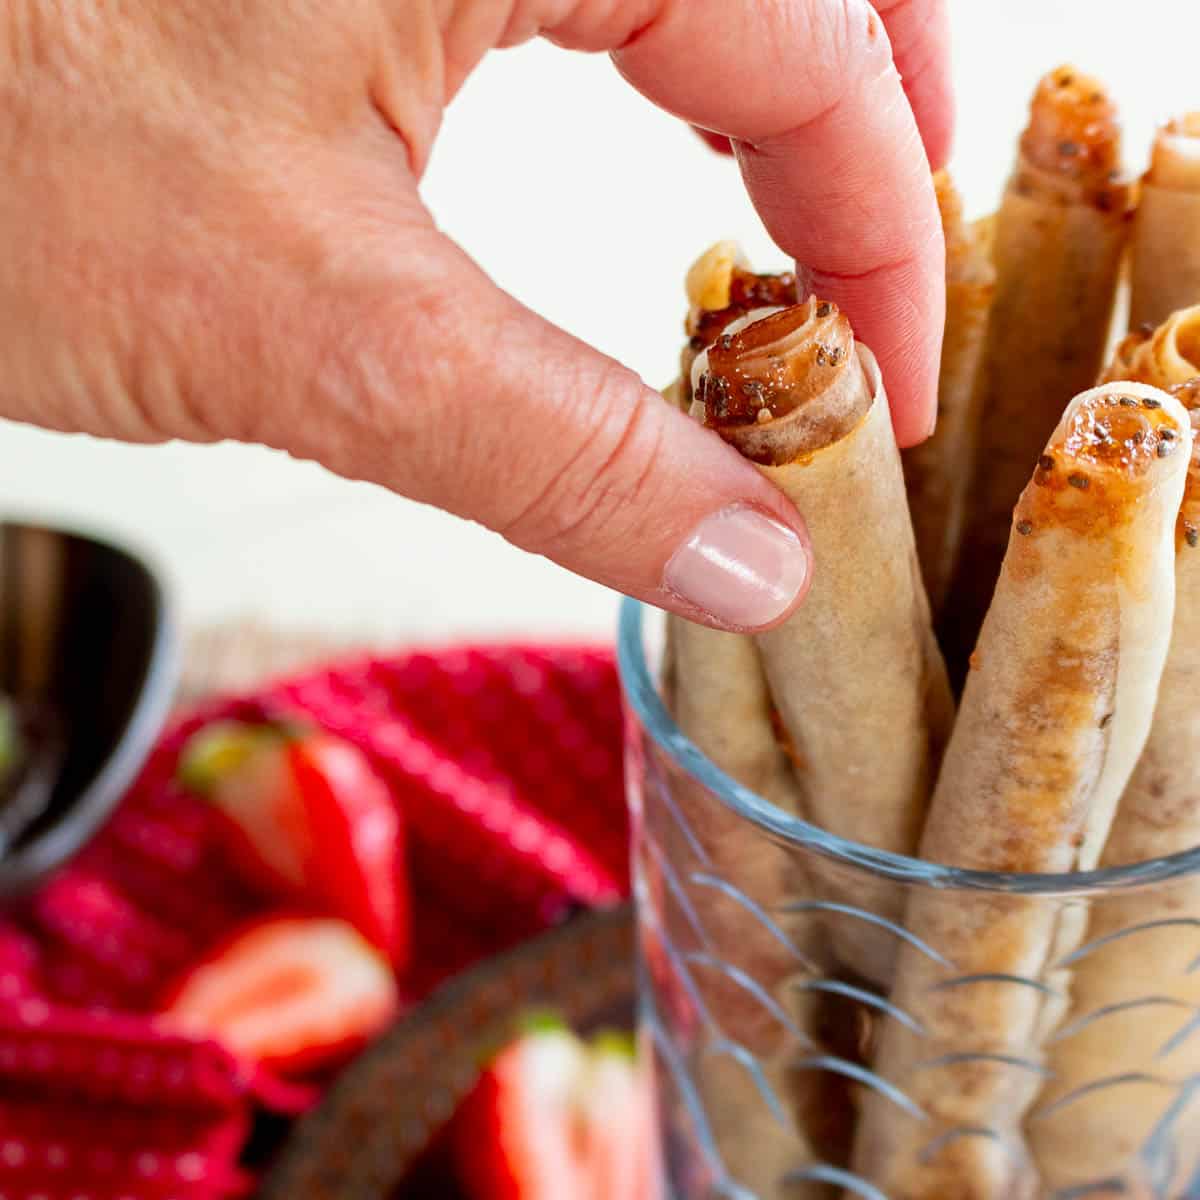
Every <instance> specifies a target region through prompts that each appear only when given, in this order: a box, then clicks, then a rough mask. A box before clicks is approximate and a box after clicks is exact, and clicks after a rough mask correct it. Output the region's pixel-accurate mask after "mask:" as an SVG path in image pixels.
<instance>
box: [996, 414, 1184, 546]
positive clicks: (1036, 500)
mask: <svg viewBox="0 0 1200 1200" xmlns="http://www.w3.org/2000/svg"><path fill="white" fill-rule="evenodd" d="M1181 433H1182V431H1181V430H1179V429H1178V428H1177V427H1176V423H1175V421H1174V420H1173V419H1172V418H1171V416H1170V415H1169V414H1168V413H1166V412H1164V411H1163V409H1162V408H1161V406H1160V405H1159V404H1158V402H1157V401H1155V400H1148V399H1142V398H1140V397H1136V396H1115V395H1100V396H1096V397H1094V398H1093V399H1092V400H1091V401H1090V402H1088V403H1086V404H1081V405H1080V406H1079V408H1078V410H1077V411H1076V412H1075V413H1074V414H1073V415H1072V417H1071V420H1070V421H1069V422H1068V424H1067V427H1066V429H1065V430H1063V431H1062V433H1061V434H1060V436H1059V437H1057V438H1056V439H1055V441H1054V442H1053V443H1052V444H1051V445H1050V446H1048V447H1047V449H1046V453H1045V454H1043V455H1042V457H1041V458H1040V459H1039V460H1038V465H1037V468H1036V470H1035V471H1034V473H1033V484H1034V486H1033V487H1032V488H1029V489H1027V490H1026V492H1025V494H1024V495H1023V496H1022V498H1021V501H1020V503H1019V504H1018V505H1017V509H1016V513H1015V526H1014V528H1015V529H1016V532H1017V533H1018V534H1020V535H1022V537H1026V538H1028V537H1031V536H1034V535H1036V534H1037V532H1038V531H1039V530H1041V529H1045V528H1047V527H1048V526H1057V527H1061V528H1068V529H1070V530H1072V532H1075V533H1079V534H1097V535H1100V534H1104V533H1107V531H1109V530H1111V529H1112V528H1113V526H1114V525H1118V524H1123V523H1124V522H1126V521H1128V520H1129V519H1130V518H1131V516H1132V513H1133V509H1134V508H1135V507H1136V500H1137V496H1138V495H1140V491H1139V489H1138V481H1139V480H1140V479H1141V477H1142V476H1144V475H1145V474H1146V473H1147V471H1148V470H1149V469H1150V467H1151V465H1152V464H1153V463H1154V462H1155V461H1156V460H1157V459H1160V458H1166V457H1168V456H1169V455H1171V454H1173V453H1175V451H1176V450H1177V449H1178V448H1179V445H1180V436H1181Z"/></svg>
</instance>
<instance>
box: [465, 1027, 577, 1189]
mask: <svg viewBox="0 0 1200 1200" xmlns="http://www.w3.org/2000/svg"><path fill="white" fill-rule="evenodd" d="M587 1065H588V1055H587V1050H586V1048H585V1047H584V1045H583V1043H582V1042H580V1041H579V1040H578V1038H576V1037H575V1036H574V1035H573V1034H571V1033H570V1032H568V1031H567V1030H566V1029H564V1028H563V1027H561V1026H560V1025H558V1024H557V1023H554V1022H549V1021H548V1022H546V1023H545V1024H543V1025H542V1026H541V1027H540V1028H535V1029H532V1030H531V1031H530V1032H529V1033H527V1034H525V1036H523V1037H522V1038H520V1039H519V1040H518V1041H516V1042H514V1043H513V1044H512V1045H510V1046H509V1047H508V1048H507V1049H505V1050H503V1051H502V1052H501V1053H500V1054H499V1055H498V1056H497V1057H496V1058H495V1060H494V1061H493V1062H492V1063H491V1065H490V1066H489V1067H488V1069H487V1070H486V1071H485V1072H484V1073H483V1075H482V1076H481V1077H480V1079H479V1082H478V1083H477V1084H476V1085H475V1087H474V1089H473V1090H472V1092H471V1094H470V1095H469V1096H468V1097H467V1099H466V1100H465V1101H464V1102H463V1105H462V1107H461V1108H460V1109H459V1112H458V1115H457V1117H456V1119H455V1126H456V1128H455V1148H456V1164H457V1169H458V1174H459V1176H460V1179H461V1182H462V1185H463V1187H464V1189H465V1190H466V1193H467V1195H468V1196H469V1197H470V1198H471V1200H590V1197H591V1192H590V1190H589V1189H590V1182H591V1181H590V1179H589V1175H588V1164H587V1160H586V1157H585V1155H584V1140H583V1129H582V1127H581V1125H580V1124H579V1123H578V1122H577V1120H576V1100H577V1094H578V1089H579V1085H580V1083H581V1081H582V1080H583V1078H584V1077H585V1075H586V1074H587Z"/></svg>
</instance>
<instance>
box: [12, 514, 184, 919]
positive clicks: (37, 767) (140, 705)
mask: <svg viewBox="0 0 1200 1200" xmlns="http://www.w3.org/2000/svg"><path fill="white" fill-rule="evenodd" d="M177 673H178V642H177V637H176V631H175V626H174V622H173V619H172V614H171V606H170V602H169V599H168V596H167V593H166V589H165V587H164V585H163V582H162V580H161V579H160V578H159V577H158V576H157V575H156V573H155V572H154V571H153V570H152V569H151V568H150V567H149V566H148V565H147V564H146V563H145V562H144V561H142V560H141V559H140V558H139V557H137V556H135V555H134V554H132V553H131V552H130V551H128V550H125V549H122V548H121V547H119V546H116V545H112V544H109V543H107V542H103V541H99V540H96V539H95V538H91V537H86V536H83V535H82V534H78V533H69V532H66V531H64V530H61V529H52V528H43V527H38V526H33V525H19V524H14V523H0V693H3V694H4V695H5V696H6V697H7V698H8V699H9V700H10V701H11V702H12V706H13V709H14V710H15V711H16V712H17V713H18V714H20V723H21V725H22V741H23V742H24V744H25V746H26V753H24V754H23V755H21V756H20V761H21V767H20V770H19V772H17V775H16V777H15V779H14V778H9V779H8V780H6V783H5V786H4V789H3V791H2V792H0V900H7V899H11V898H12V897H14V896H17V895H19V894H20V893H22V892H24V891H26V890H28V889H29V888H30V887H32V886H33V885H35V884H36V883H37V882H38V881H39V880H41V879H42V878H43V877H44V876H45V875H46V874H47V873H48V872H49V871H51V870H53V869H54V868H55V867H57V866H58V865H59V864H60V863H62V862H63V861H64V860H65V859H67V858H68V857H69V856H70V855H72V854H74V853H75V852H76V851H77V850H78V849H79V848H80V847H81V846H82V845H83V844H84V843H85V842H86V841H87V840H88V838H89V837H90V836H91V835H92V833H94V832H95V830H96V829H97V827H98V826H99V825H100V824H101V823H102V822H103V821H104V819H105V818H106V817H107V816H108V815H109V813H110V812H111V811H112V808H113V806H114V805H115V804H116V802H117V801H118V800H119V799H120V797H121V795H122V793H123V792H124V791H125V789H126V788H127V787H128V786H129V784H130V783H131V782H132V780H133V778H134V776H135V775H136V773H137V771H138V770H139V768H140V767H141V766H142V763H143V762H144V761H145V758H146V756H147V754H148V753H149V751H150V749H151V747H152V746H153V744H154V739H155V738H156V737H157V735H158V733H159V730H160V729H161V728H162V724H163V722H164V720H165V719H166V716H167V713H168V711H169V709H170V704H171V699H172V695H173V693H174V688H175V683H176V678H177Z"/></svg>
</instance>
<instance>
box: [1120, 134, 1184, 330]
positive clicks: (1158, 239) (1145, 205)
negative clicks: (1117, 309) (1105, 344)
mask: <svg viewBox="0 0 1200 1200" xmlns="http://www.w3.org/2000/svg"><path fill="white" fill-rule="evenodd" d="M1130 276H1131V294H1130V309H1129V319H1130V325H1131V326H1132V327H1134V328H1137V327H1138V326H1140V325H1144V324H1149V325H1157V324H1159V323H1161V322H1162V321H1164V320H1166V318H1167V317H1168V316H1169V315H1170V314H1171V313H1173V312H1175V311H1176V310H1177V309H1181V308H1186V307H1188V306H1190V305H1192V304H1200V112H1192V113H1187V114H1185V115H1184V116H1181V117H1177V118H1176V119H1174V120H1172V121H1170V122H1168V123H1167V124H1166V125H1164V126H1163V128H1162V129H1160V130H1159V131H1158V136H1157V137H1156V138H1155V139H1154V149H1153V152H1152V155H1151V160H1150V170H1149V171H1148V172H1147V173H1146V176H1145V177H1144V178H1143V180H1142V189H1141V200H1140V202H1139V204H1138V215H1137V218H1136V220H1135V222H1134V228H1133V254H1132V256H1131V271H1130Z"/></svg>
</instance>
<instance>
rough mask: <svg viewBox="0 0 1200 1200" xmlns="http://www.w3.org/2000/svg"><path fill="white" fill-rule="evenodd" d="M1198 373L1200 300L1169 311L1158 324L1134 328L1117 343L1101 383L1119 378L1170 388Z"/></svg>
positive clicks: (1199, 371)
mask: <svg viewBox="0 0 1200 1200" xmlns="http://www.w3.org/2000/svg"><path fill="white" fill-rule="evenodd" d="M1197 375H1200V304H1197V305H1193V306H1192V307H1191V308H1184V309H1180V310H1179V312H1176V313H1172V314H1171V315H1170V316H1168V317H1167V319H1166V320H1165V321H1163V323H1162V324H1161V325H1160V326H1159V327H1158V328H1157V329H1153V328H1142V329H1136V330H1134V331H1133V332H1132V333H1130V334H1127V335H1126V336H1125V337H1124V338H1122V339H1121V341H1120V342H1119V343H1118V344H1117V348H1116V350H1115V351H1114V352H1113V360H1112V362H1111V363H1110V364H1109V366H1108V369H1107V370H1106V371H1105V372H1104V376H1103V378H1102V379H1101V382H1102V383H1107V382H1117V381H1119V380H1122V379H1127V380H1136V381H1137V382H1138V383H1148V384H1151V385H1152V386H1153V387H1157V388H1164V389H1165V388H1171V387H1174V386H1175V385H1176V384H1181V383H1187V382H1188V381H1189V380H1190V379H1193V378H1195V376H1197Z"/></svg>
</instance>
